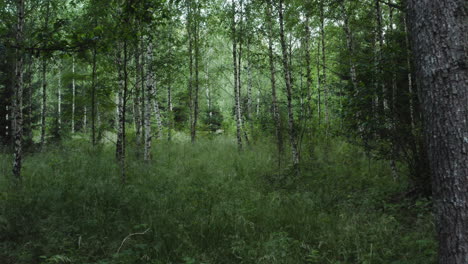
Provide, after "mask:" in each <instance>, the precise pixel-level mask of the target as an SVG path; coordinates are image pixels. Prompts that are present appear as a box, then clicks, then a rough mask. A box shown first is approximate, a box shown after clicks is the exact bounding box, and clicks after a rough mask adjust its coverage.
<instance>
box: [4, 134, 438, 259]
mask: <svg viewBox="0 0 468 264" xmlns="http://www.w3.org/2000/svg"><path fill="white" fill-rule="evenodd" d="M177 138H178V137H175V140H176V141H174V142H171V143H170V144H169V143H166V142H164V143H157V144H156V145H155V146H154V149H153V161H151V162H150V163H144V162H142V161H139V160H137V159H136V157H129V160H128V162H127V164H128V168H127V171H128V180H129V182H128V184H127V185H125V186H122V185H120V184H119V169H118V167H117V164H116V162H114V152H113V149H111V148H108V147H106V146H103V147H101V148H96V149H93V148H92V147H86V146H87V145H88V144H83V143H84V142H83V141H81V140H75V141H71V140H68V141H65V142H63V145H62V146H57V147H56V148H51V149H49V150H48V151H47V152H43V153H40V154H34V155H31V156H28V158H27V159H26V161H25V165H24V182H23V186H22V188H20V189H16V188H12V187H10V185H9V184H7V182H8V180H9V179H8V178H7V177H6V175H10V174H9V170H10V164H11V159H10V156H6V155H3V156H1V158H0V173H2V177H1V179H0V181H1V184H0V186H2V187H1V189H0V262H1V263H18V264H21V263H41V264H45V263H100V264H104V263H107V264H110V263H112V264H114V263H181V264H182V263H185V264H188V263H196V264H202V263H204V264H209V263H213V264H215V263H252V264H253V263H291V264H293V263H294V264H295V263H311V264H312V263H315V264H318V263H320V264H322V263H335V264H337V263H373V264H378V263H382V264H388V263H395V264H396V263H400V264H401V263H406V264H427V263H435V251H436V250H435V241H434V239H433V235H432V234H433V226H432V221H431V214H430V201H427V200H418V201H416V202H414V201H410V200H404V199H403V200H401V199H400V200H397V201H392V199H390V197H394V196H398V194H399V193H401V192H402V191H403V190H405V188H406V187H407V186H406V185H405V184H402V183H400V181H397V182H395V181H394V180H393V179H392V177H391V176H390V172H389V169H388V164H386V163H382V162H378V161H373V160H369V159H368V158H367V157H366V155H365V154H364V153H362V151H360V150H359V149H357V148H356V147H353V146H351V145H349V144H346V143H343V142H341V141H339V140H335V142H334V143H331V142H330V143H328V144H326V143H315V145H316V147H315V148H314V149H315V150H314V152H315V153H314V156H315V157H316V158H315V159H314V160H313V161H311V162H307V163H305V164H303V166H302V167H301V176H300V177H296V178H294V179H293V180H291V181H289V182H288V183H287V184H286V185H282V184H278V181H277V180H276V178H277V176H278V174H281V172H283V171H284V170H279V169H277V165H276V159H275V158H274V157H273V156H272V154H271V153H275V148H274V146H273V145H270V144H266V143H261V142H259V143H257V144H255V145H251V146H250V147H249V148H248V149H246V150H245V151H244V152H242V153H239V152H238V151H237V148H236V144H235V142H234V141H233V140H232V139H231V138H225V137H216V138H215V139H213V140H212V141H207V140H199V141H198V142H196V143H194V144H189V143H186V141H179V140H177ZM323 142H325V141H323ZM401 182H405V181H404V179H401ZM145 230H148V231H147V232H146V233H145ZM130 234H134V235H130ZM126 238H127V239H126ZM124 240H125V241H124ZM117 252H118V253H117Z"/></svg>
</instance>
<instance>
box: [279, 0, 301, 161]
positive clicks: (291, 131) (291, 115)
mask: <svg viewBox="0 0 468 264" xmlns="http://www.w3.org/2000/svg"><path fill="white" fill-rule="evenodd" d="M278 14H279V25H280V41H281V50H282V54H283V71H284V81H285V83H286V95H287V100H288V126H289V140H290V143H291V156H292V162H293V166H294V167H295V168H296V169H297V166H298V165H299V153H298V150H297V142H296V130H295V127H294V112H293V109H292V79H291V69H290V67H289V66H290V65H289V63H288V47H287V45H286V39H285V36H284V19H283V0H280V1H279V8H278Z"/></svg>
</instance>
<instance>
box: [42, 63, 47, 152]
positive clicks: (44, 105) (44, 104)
mask: <svg viewBox="0 0 468 264" xmlns="http://www.w3.org/2000/svg"><path fill="white" fill-rule="evenodd" d="M46 72H47V60H46V59H45V57H44V58H43V59H42V105H41V106H42V107H41V148H43V147H44V145H45V134H46V115H47V79H46Z"/></svg>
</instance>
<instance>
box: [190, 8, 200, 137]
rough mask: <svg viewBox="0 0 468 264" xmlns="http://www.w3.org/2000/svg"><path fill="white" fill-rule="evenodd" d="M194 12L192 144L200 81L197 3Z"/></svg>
mask: <svg viewBox="0 0 468 264" xmlns="http://www.w3.org/2000/svg"><path fill="white" fill-rule="evenodd" d="M195 5H196V6H195V10H196V13H195V15H196V17H195V26H194V29H195V32H194V33H195V37H194V43H193V44H194V46H195V47H194V49H195V87H194V88H195V90H194V98H193V120H192V142H195V139H196V133H197V123H198V112H199V110H198V108H199V106H198V94H199V90H200V81H199V72H200V69H199V64H200V44H199V38H200V36H199V35H200V32H199V27H200V25H199V21H198V17H199V15H200V9H199V8H200V7H199V3H198V2H195Z"/></svg>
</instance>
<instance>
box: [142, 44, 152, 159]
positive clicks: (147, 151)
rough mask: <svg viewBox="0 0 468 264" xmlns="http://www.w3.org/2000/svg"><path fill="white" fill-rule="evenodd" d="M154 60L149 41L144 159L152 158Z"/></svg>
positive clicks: (147, 51)
mask: <svg viewBox="0 0 468 264" xmlns="http://www.w3.org/2000/svg"><path fill="white" fill-rule="evenodd" d="M152 60H153V44H152V43H151V42H150V43H148V47H147V50H146V60H145V62H146V64H147V70H146V71H147V72H146V97H145V99H146V101H145V116H144V120H145V121H144V123H145V148H144V160H145V161H149V160H150V159H151V139H152V134H151V106H152V100H151V95H152V94H153V84H154V80H153V79H154V77H153V70H152V66H151V62H152Z"/></svg>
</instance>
